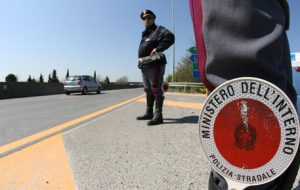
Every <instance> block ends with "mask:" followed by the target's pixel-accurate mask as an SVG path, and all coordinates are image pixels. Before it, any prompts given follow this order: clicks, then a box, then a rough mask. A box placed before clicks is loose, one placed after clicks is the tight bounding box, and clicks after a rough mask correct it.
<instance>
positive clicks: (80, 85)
mask: <svg viewBox="0 0 300 190" xmlns="http://www.w3.org/2000/svg"><path fill="white" fill-rule="evenodd" d="M101 89H102V87H101V84H100V83H99V82H97V81H96V79H94V78H93V77H91V76H89V75H74V76H70V77H68V78H67V79H66V81H65V83H64V92H65V93H66V94H67V95H69V94H70V93H78V92H80V93H82V94H86V93H87V92H97V94H100V93H101Z"/></svg>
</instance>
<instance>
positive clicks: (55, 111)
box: [0, 89, 143, 146]
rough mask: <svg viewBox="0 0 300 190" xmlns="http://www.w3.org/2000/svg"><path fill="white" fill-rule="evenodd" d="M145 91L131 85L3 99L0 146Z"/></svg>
mask: <svg viewBox="0 0 300 190" xmlns="http://www.w3.org/2000/svg"><path fill="white" fill-rule="evenodd" d="M142 94H143V90H142V89H132V90H111V91H102V92H101V94H96V93H90V94H88V95H84V96H82V95H81V94H71V95H69V96H67V95H64V94H61V95H53V96H39V97H28V98H18V99H6V100H0V108H1V109H0V116H1V117H0V137H1V138H0V146H2V145H5V144H7V143H10V142H13V141H16V140H19V139H21V138H24V137H27V136H29V135H32V134H35V133H37V132H40V131H43V130H46V129H50V128H52V127H54V126H56V125H59V124H62V123H64V122H67V121H71V120H73V119H75V118H78V117H81V116H84V115H87V114H89V113H92V112H95V111H97V110H100V109H103V108H105V107H109V106H111V105H114V104H116V103H118V102H122V101H124V100H128V99H131V98H133V97H136V96H139V95H142Z"/></svg>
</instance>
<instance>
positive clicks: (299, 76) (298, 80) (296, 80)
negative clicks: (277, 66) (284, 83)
mask: <svg viewBox="0 0 300 190" xmlns="http://www.w3.org/2000/svg"><path fill="white" fill-rule="evenodd" d="M293 84H294V87H295V89H296V91H297V94H298V95H300V72H297V71H296V69H295V68H293Z"/></svg>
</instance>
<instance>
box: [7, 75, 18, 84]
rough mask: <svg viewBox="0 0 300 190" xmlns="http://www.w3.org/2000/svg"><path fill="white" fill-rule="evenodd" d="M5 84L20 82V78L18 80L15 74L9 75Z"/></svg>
mask: <svg viewBox="0 0 300 190" xmlns="http://www.w3.org/2000/svg"><path fill="white" fill-rule="evenodd" d="M5 82H9V83H13V82H18V78H17V76H16V75H14V74H8V75H7V76H6V77H5Z"/></svg>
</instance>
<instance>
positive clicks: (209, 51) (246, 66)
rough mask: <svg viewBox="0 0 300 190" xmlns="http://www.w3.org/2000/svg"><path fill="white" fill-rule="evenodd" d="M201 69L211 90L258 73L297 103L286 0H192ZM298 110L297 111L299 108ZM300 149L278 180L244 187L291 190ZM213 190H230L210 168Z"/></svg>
mask: <svg viewBox="0 0 300 190" xmlns="http://www.w3.org/2000/svg"><path fill="white" fill-rule="evenodd" d="M190 6H191V13H192V17H193V22H194V31H195V35H196V42H197V49H198V55H200V56H199V59H198V61H199V70H200V73H201V77H202V80H203V82H204V83H205V84H206V86H207V87H208V88H209V89H210V90H213V89H214V88H215V87H217V86H219V85H221V84H222V83H223V82H225V81H227V80H230V79H233V78H237V77H245V76H249V77H257V78H261V79H264V80H267V81H269V82H271V83H273V84H275V85H276V86H278V87H279V88H280V89H281V90H283V91H284V92H285V93H286V94H287V96H288V97H289V98H290V100H291V101H292V102H293V103H294V104H295V105H296V92H295V89H294V87H293V83H292V70H291V69H292V68H291V59H290V49H289V42H288V39H287V35H286V30H287V29H288V27H289V7H288V2H287V0H274V1H260V0H257V1H253V0H243V1H239V0H227V1H224V0H214V1H210V0H190ZM298 111H299V110H298ZM299 163H300V151H299V150H298V151H297V154H296V156H295V159H294V160H293V162H292V163H291V165H290V166H289V167H288V168H287V170H286V171H285V172H284V173H283V174H282V175H281V176H279V177H278V178H277V179H275V180H273V181H271V182H268V183H266V184H263V185H257V186H251V187H248V188H246V190H290V189H291V188H292V186H293V182H294V180H295V177H296V175H297V172H298V168H299ZM209 190H227V184H226V181H225V180H224V178H223V177H222V176H221V175H219V174H218V173H217V172H215V171H212V172H211V175H210V179H209Z"/></svg>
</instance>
